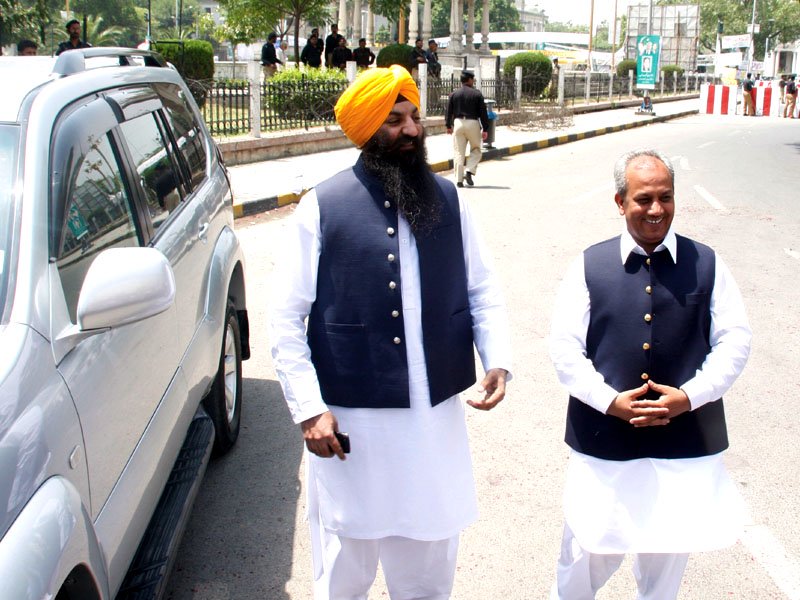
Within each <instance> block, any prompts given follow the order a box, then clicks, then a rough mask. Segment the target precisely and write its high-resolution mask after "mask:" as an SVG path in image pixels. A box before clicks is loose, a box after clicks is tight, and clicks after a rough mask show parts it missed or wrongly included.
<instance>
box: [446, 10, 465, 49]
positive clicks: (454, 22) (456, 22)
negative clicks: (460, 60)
mask: <svg viewBox="0 0 800 600" xmlns="http://www.w3.org/2000/svg"><path fill="white" fill-rule="evenodd" d="M461 10H462V8H461V2H460V1H459V0H451V2H450V45H449V46H448V47H447V53H448V54H461V53H462V52H463V51H464V46H463V45H462V43H461V35H462V31H461V30H462V24H461V22H462V12H461Z"/></svg>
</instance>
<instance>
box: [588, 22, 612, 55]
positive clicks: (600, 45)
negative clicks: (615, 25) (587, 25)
mask: <svg viewBox="0 0 800 600" xmlns="http://www.w3.org/2000/svg"><path fill="white" fill-rule="evenodd" d="M608 28H609V25H608V21H603V22H602V23H600V25H598V26H597V28H596V29H595V30H594V37H593V38H592V49H594V50H597V51H599V52H611V44H609V43H608Z"/></svg>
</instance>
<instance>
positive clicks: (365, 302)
mask: <svg viewBox="0 0 800 600" xmlns="http://www.w3.org/2000/svg"><path fill="white" fill-rule="evenodd" d="M335 112H336V117H337V120H338V122H339V124H340V126H341V127H342V131H344V133H345V135H346V136H347V137H348V138H349V139H350V140H351V141H352V142H353V143H354V144H355V145H356V146H358V147H359V148H361V155H360V157H359V159H358V161H357V162H356V164H355V166H354V167H352V168H349V169H346V170H345V171H342V172H341V173H339V174H337V175H334V176H333V177H332V178H330V179H328V180H327V181H324V182H323V183H321V184H319V185H318V186H317V187H316V188H315V189H314V190H311V191H310V192H309V193H308V194H306V195H305V196H304V197H303V199H302V200H301V201H300V204H299V206H298V208H297V210H296V211H295V214H294V221H293V224H292V225H291V227H290V229H289V230H288V231H287V236H286V242H285V243H286V245H285V246H283V248H284V250H285V254H284V256H285V257H286V260H285V261H284V262H283V263H282V265H281V266H282V273H281V275H280V283H279V284H278V285H276V286H275V293H276V297H275V299H274V307H275V308H274V312H273V317H272V335H271V338H272V355H273V359H274V364H275V367H276V370H277V373H278V378H279V380H280V382H281V386H282V388H283V392H284V395H285V397H286V401H287V403H288V404H289V409H290V412H291V414H292V418H293V420H294V422H295V423H297V424H299V425H300V427H301V429H302V432H303V438H304V439H305V443H306V449H307V453H306V455H305V460H306V466H307V470H306V473H307V477H308V479H307V481H306V489H307V490H308V499H307V506H308V518H309V524H310V527H311V552H312V557H313V561H314V571H313V572H314V578H315V582H314V590H315V594H314V598H315V599H316V600H327V599H333V600H343V599H365V598H367V594H368V591H369V588H370V587H371V586H372V582H373V580H374V579H375V574H376V569H377V566H378V563H379V562H380V563H381V565H382V567H383V573H384V576H385V580H386V585H387V587H388V589H389V596H390V597H391V598H393V599H395V600H402V599H411V598H417V599H422V598H427V599H441V600H443V599H446V598H449V597H450V593H451V589H452V586H453V579H454V576H455V569H456V557H457V549H458V541H459V533H460V531H461V530H463V529H464V528H465V527H467V525H469V524H470V523H472V522H473V521H474V520H475V519H476V516H477V501H476V497H475V486H474V482H473V477H472V466H471V461H470V456H469V447H468V439H467V431H466V423H465V415H464V407H463V404H462V402H461V399H460V398H459V393H460V392H462V391H464V390H465V389H467V388H468V387H469V386H471V385H472V384H473V383H474V382H475V376H476V373H475V358H474V353H473V344H475V345H477V347H478V351H479V353H480V356H481V360H482V362H483V367H484V369H485V370H486V375H485V377H484V378H483V381H482V382H481V384H480V387H479V388H478V393H479V394H480V398H476V399H470V400H468V401H467V404H469V405H470V406H472V407H474V408H477V409H480V410H490V409H492V408H494V407H495V406H496V405H497V404H498V403H499V402H500V401H501V400H503V398H504V396H505V386H506V379H507V374H508V369H509V368H510V364H509V362H510V341H509V331H508V323H507V321H506V314H505V307H504V303H503V300H502V295H501V293H500V289H499V286H498V284H497V283H496V281H495V280H494V277H493V275H492V272H491V269H490V267H489V265H488V264H487V259H486V257H487V254H486V252H485V250H484V249H483V247H482V244H481V242H480V240H479V239H478V231H477V228H476V226H475V224H474V223H473V221H472V217H471V216H470V213H469V210H468V207H467V206H466V204H464V203H462V202H461V201H460V200H459V198H458V194H457V193H456V190H455V188H454V187H453V184H452V183H450V182H448V181H447V180H445V179H443V178H441V177H438V176H436V175H435V174H434V173H433V172H432V171H431V169H430V167H429V165H428V163H427V158H426V151H425V131H424V128H423V127H422V124H421V122H420V116H419V91H418V89H417V86H416V84H415V83H414V80H413V79H412V78H411V76H410V75H409V73H408V71H407V70H406V69H405V67H401V66H399V65H394V66H392V67H391V68H388V69H381V68H375V69H368V70H367V71H364V72H362V73H361V74H360V75H359V76H358V77H357V78H356V80H355V82H354V83H353V84H352V85H351V86H350V87H348V89H347V90H345V92H344V93H343V94H342V96H341V97H340V99H339V101H338V102H337V104H336V107H335ZM306 324H307V325H306ZM470 395H472V394H470ZM337 432H348V433H349V434H350V435H349V440H350V444H351V445H352V452H350V453H349V454H348V455H347V459H346V460H345V449H344V448H343V447H342V442H341V441H340V440H339V439H338V438H337ZM340 437H341V433H340ZM342 439H344V438H342ZM334 456H336V457H338V458H339V459H340V460H336V459H332V458H331V457H334Z"/></svg>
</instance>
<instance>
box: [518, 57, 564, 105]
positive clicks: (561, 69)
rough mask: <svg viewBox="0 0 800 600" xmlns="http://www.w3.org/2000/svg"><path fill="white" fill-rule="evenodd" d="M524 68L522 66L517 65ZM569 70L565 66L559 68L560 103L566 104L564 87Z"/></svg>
mask: <svg viewBox="0 0 800 600" xmlns="http://www.w3.org/2000/svg"><path fill="white" fill-rule="evenodd" d="M517 68H518V69H522V67H517ZM566 76H567V71H566V69H564V68H563V67H562V68H560V69H559V70H558V105H559V106H561V107H563V106H564V88H565V85H564V84H565V82H566Z"/></svg>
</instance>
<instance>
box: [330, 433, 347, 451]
mask: <svg viewBox="0 0 800 600" xmlns="http://www.w3.org/2000/svg"><path fill="white" fill-rule="evenodd" d="M334 435H335V436H336V439H337V440H339V445H340V446H341V447H342V452H344V453H345V454H350V436H349V435H347V434H346V433H344V432H342V431H335V432H334Z"/></svg>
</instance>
